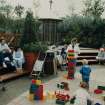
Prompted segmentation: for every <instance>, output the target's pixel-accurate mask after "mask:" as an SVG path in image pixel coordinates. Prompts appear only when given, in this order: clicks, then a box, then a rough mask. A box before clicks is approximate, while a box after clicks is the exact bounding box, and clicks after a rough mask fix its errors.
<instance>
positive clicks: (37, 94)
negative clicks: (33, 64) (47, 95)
mask: <svg viewBox="0 0 105 105" xmlns="http://www.w3.org/2000/svg"><path fill="white" fill-rule="evenodd" d="M35 96H38V97H39V99H40V100H43V85H40V86H39V88H38V89H37V91H36V92H35Z"/></svg>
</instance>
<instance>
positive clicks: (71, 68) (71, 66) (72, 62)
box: [67, 50, 76, 79]
mask: <svg viewBox="0 0 105 105" xmlns="http://www.w3.org/2000/svg"><path fill="white" fill-rule="evenodd" d="M67 60H68V76H67V78H68V79H74V73H75V66H76V58H75V54H74V50H68V52H67Z"/></svg>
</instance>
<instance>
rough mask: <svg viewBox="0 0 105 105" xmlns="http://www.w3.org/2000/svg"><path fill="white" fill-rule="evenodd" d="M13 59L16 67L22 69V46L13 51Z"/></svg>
mask: <svg viewBox="0 0 105 105" xmlns="http://www.w3.org/2000/svg"><path fill="white" fill-rule="evenodd" d="M13 61H14V64H15V66H16V69H17V70H21V71H22V65H23V63H24V54H23V51H22V50H21V48H20V47H17V48H16V49H15V50H14V51H13Z"/></svg>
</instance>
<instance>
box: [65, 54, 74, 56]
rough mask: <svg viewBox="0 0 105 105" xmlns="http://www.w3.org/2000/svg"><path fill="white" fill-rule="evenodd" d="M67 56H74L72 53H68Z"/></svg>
mask: <svg viewBox="0 0 105 105" xmlns="http://www.w3.org/2000/svg"><path fill="white" fill-rule="evenodd" d="M67 56H75V54H74V53H68V54H67Z"/></svg>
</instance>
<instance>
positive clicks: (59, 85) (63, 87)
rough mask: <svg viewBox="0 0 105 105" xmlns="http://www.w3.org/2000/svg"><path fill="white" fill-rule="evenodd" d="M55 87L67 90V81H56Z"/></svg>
mask: <svg viewBox="0 0 105 105" xmlns="http://www.w3.org/2000/svg"><path fill="white" fill-rule="evenodd" d="M57 87H58V88H60V89H64V90H69V87H68V83H67V82H61V83H58V84H57Z"/></svg>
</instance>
